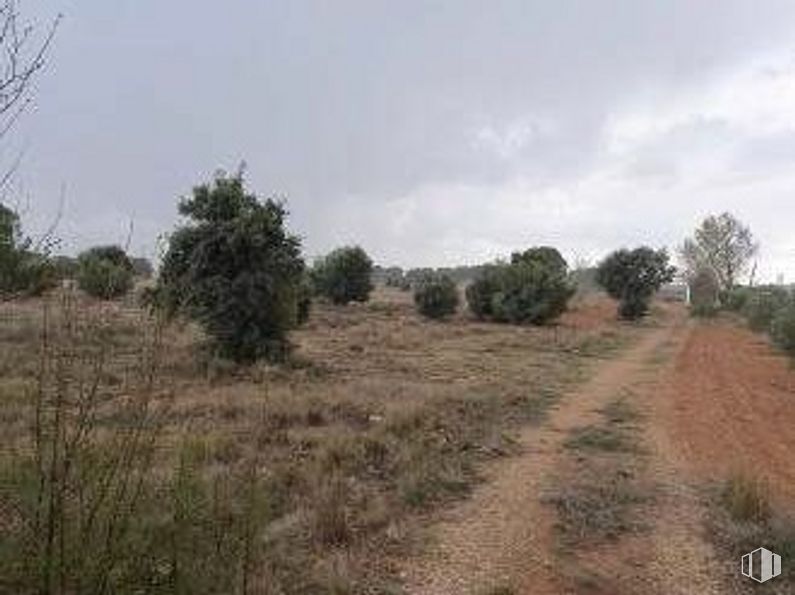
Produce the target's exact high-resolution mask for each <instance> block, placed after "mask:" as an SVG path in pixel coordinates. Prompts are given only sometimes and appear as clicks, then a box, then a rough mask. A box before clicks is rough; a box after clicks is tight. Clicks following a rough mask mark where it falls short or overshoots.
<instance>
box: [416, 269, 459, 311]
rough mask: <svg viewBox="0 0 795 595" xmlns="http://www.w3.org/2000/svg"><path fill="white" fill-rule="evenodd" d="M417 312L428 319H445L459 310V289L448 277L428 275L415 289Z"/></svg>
mask: <svg viewBox="0 0 795 595" xmlns="http://www.w3.org/2000/svg"><path fill="white" fill-rule="evenodd" d="M414 304H415V305H416V306H417V311H418V312H419V313H420V314H422V315H423V316H426V317H428V318H444V317H445V316H449V315H451V314H454V313H455V311H456V308H458V288H457V287H456V284H455V283H454V282H453V280H452V279H450V277H448V276H447V275H428V276H427V277H425V278H423V279H422V280H420V282H419V283H418V284H417V286H416V287H415V288H414Z"/></svg>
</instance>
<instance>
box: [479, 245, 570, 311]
mask: <svg viewBox="0 0 795 595" xmlns="http://www.w3.org/2000/svg"><path fill="white" fill-rule="evenodd" d="M567 273H568V265H567V264H566V261H565V260H564V259H563V257H562V256H561V255H560V253H559V252H558V251H557V250H556V249H555V248H549V247H546V246H542V247H538V248H531V249H529V250H527V251H525V252H522V253H518V252H517V253H515V254H513V256H512V257H511V263H510V264H505V263H499V264H495V265H489V266H486V267H484V268H483V269H482V270H481V272H480V275H479V277H478V278H477V279H476V280H475V281H473V282H472V283H471V284H470V285H469V286H468V287H467V289H466V298H467V303H468V304H469V309H470V310H471V311H472V313H473V314H474V315H475V316H477V317H478V318H481V319H491V320H494V321H496V322H509V323H514V324H522V323H530V324H544V323H547V322H550V321H552V320H554V319H556V318H557V317H558V316H560V315H561V314H562V313H563V312H565V311H566V307H567V305H568V302H569V299H571V297H572V295H574V288H573V287H572V286H571V284H570V283H569V281H568V274H567Z"/></svg>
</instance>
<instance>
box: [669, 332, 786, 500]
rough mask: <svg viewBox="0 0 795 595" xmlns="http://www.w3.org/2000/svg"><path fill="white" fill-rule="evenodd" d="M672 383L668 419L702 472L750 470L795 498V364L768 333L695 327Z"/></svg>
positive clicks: (684, 453) (713, 475)
mask: <svg viewBox="0 0 795 595" xmlns="http://www.w3.org/2000/svg"><path fill="white" fill-rule="evenodd" d="M668 382H669V386H668V390H665V391H664V393H663V394H664V395H665V396H666V397H667V398H666V399H665V401H664V402H663V405H664V407H663V408H662V412H663V417H664V419H663V420H662V421H664V423H665V426H666V429H667V432H668V434H669V436H670V440H671V442H672V443H673V444H674V445H675V447H676V448H677V449H678V450H679V451H680V455H681V457H682V459H683V460H685V461H687V464H688V466H689V467H690V468H691V470H692V471H693V472H694V473H696V474H697V475H698V476H699V477H700V478H701V479H706V480H709V479H722V478H725V477H726V476H728V475H729V474H731V473H735V472H741V473H746V474H748V475H750V476H751V477H756V478H759V479H762V480H764V481H766V482H767V483H768V485H769V487H770V490H771V496H772V497H773V499H774V501H777V502H778V503H779V504H780V505H782V506H792V505H793V504H795V456H793V453H795V370H793V368H792V367H791V365H790V364H789V362H788V361H787V360H786V358H784V357H782V356H781V355H779V354H777V353H775V352H774V351H773V350H772V349H771V347H770V346H769V344H768V342H767V341H766V339H765V338H764V336H762V335H755V334H753V333H751V332H750V331H748V330H745V329H743V328H740V327H738V326H737V325H736V324H732V323H731V322H728V321H719V322H716V323H714V324H699V325H694V327H693V329H692V331H691V332H690V333H689V336H688V337H687V339H686V341H685V343H684V346H683V348H682V349H681V350H680V351H679V353H678V354H677V355H676V356H675V365H674V368H673V371H672V373H671V375H670V376H668Z"/></svg>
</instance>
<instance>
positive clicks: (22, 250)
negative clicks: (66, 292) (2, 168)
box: [0, 204, 58, 299]
mask: <svg viewBox="0 0 795 595" xmlns="http://www.w3.org/2000/svg"><path fill="white" fill-rule="evenodd" d="M57 279H58V277H57V271H56V269H55V267H54V266H53V264H52V262H51V261H50V259H49V258H48V255H47V254H46V252H42V251H41V250H37V249H35V247H34V245H33V240H32V239H31V238H29V237H26V236H25V235H23V233H22V228H21V224H20V220H19V215H18V214H17V213H16V212H15V211H13V210H11V209H10V208H8V207H6V206H3V205H2V204H0V299H3V298H9V297H12V296H15V295H41V294H42V293H44V292H45V291H46V290H48V289H51V288H52V287H54V286H55V284H56V283H57Z"/></svg>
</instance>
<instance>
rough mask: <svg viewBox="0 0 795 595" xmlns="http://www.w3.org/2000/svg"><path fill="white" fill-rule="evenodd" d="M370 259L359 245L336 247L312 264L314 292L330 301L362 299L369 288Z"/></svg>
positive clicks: (364, 300) (367, 295) (342, 301)
mask: <svg viewBox="0 0 795 595" xmlns="http://www.w3.org/2000/svg"><path fill="white" fill-rule="evenodd" d="M372 274H373V261H372V260H371V259H370V257H369V256H368V255H367V253H366V252H365V251H364V250H363V249H362V248H361V247H359V246H344V247H342V248H337V249H336V250H333V251H332V252H330V253H329V254H327V255H326V256H325V257H324V258H321V259H320V260H318V261H317V262H316V263H315V266H314V268H313V269H312V280H313V283H314V286H315V291H316V292H317V293H318V294H319V295H322V296H324V297H326V298H328V299H329V300H331V302H332V303H334V304H343V305H344V304H347V303H349V302H366V301H367V300H368V299H369V298H370V292H371V291H372V290H373V283H372V281H371V276H372Z"/></svg>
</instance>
